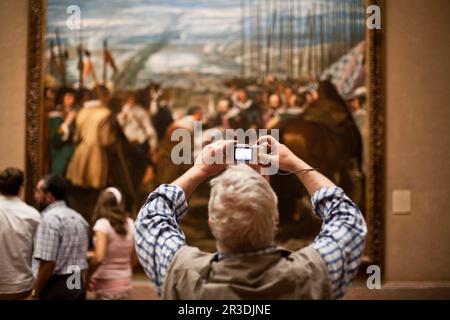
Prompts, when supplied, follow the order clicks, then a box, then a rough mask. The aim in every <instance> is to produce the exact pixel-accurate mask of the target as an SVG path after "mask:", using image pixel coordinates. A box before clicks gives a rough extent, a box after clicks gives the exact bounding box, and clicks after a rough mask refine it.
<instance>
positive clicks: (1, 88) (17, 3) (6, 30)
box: [0, 0, 28, 168]
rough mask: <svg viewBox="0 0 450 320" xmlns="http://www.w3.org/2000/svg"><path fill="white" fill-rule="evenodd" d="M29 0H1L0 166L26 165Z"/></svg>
mask: <svg viewBox="0 0 450 320" xmlns="http://www.w3.org/2000/svg"><path fill="white" fill-rule="evenodd" d="M27 32H28V3H27V1H26V0H14V1H12V0H7V1H1V2H0V39H1V40H0V115H1V116H0V168H4V167H6V166H16V167H19V168H24V166H25V98H26V97H25V92H26V76H27V72H26V67H27V59H26V55H27V50H26V48H27Z"/></svg>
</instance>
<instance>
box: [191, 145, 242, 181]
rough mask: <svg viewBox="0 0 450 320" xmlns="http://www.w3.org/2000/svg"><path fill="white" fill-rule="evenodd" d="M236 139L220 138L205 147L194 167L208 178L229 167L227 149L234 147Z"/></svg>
mask: <svg viewBox="0 0 450 320" xmlns="http://www.w3.org/2000/svg"><path fill="white" fill-rule="evenodd" d="M235 143H236V141H234V140H219V141H216V142H214V143H211V144H209V145H207V146H206V147H204V148H203V149H202V151H201V152H200V154H199V155H198V156H197V159H196V160H195V164H194V167H197V169H198V170H199V171H200V172H201V173H202V174H203V175H205V177H206V178H209V177H212V176H215V175H216V174H219V173H220V172H222V171H223V170H225V169H226V168H227V158H226V155H227V150H231V148H233V147H234V145H235Z"/></svg>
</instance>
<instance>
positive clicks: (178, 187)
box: [135, 141, 234, 295]
mask: <svg viewBox="0 0 450 320" xmlns="http://www.w3.org/2000/svg"><path fill="white" fill-rule="evenodd" d="M231 143H234V142H233V141H231V142H226V141H218V142H216V143H213V144H211V145H209V146H206V147H205V148H204V149H203V150H202V152H201V153H200V155H199V157H198V158H197V160H196V163H195V164H194V166H193V167H191V168H190V169H189V170H188V171H186V173H184V174H183V175H182V176H181V177H179V178H178V179H177V180H175V181H174V182H173V183H172V184H163V185H161V186H159V187H158V188H157V189H156V190H155V191H153V192H152V193H151V194H150V196H149V197H148V200H147V202H146V203H145V204H144V206H143V207H142V209H141V210H140V212H139V215H138V217H137V218H136V223H135V231H136V232H135V233H136V236H135V245H136V252H137V255H138V258H139V261H140V263H141V265H142V266H143V268H144V270H145V272H146V273H147V275H148V276H149V277H150V279H152V281H153V283H154V284H155V286H156V289H157V292H158V295H161V289H162V287H163V283H164V279H165V276H166V272H167V269H168V268H169V266H170V263H171V261H172V259H173V257H174V256H175V254H176V253H177V251H178V250H179V249H180V248H181V247H183V246H184V245H186V238H185V236H184V234H183V231H182V230H181V228H180V227H179V222H180V221H181V219H182V218H183V216H184V215H185V214H186V213H187V210H188V205H187V202H186V199H187V198H188V197H189V196H190V195H191V194H192V193H193V192H194V191H195V189H196V188H197V187H198V185H199V184H200V183H202V182H203V181H205V180H206V179H207V178H208V177H210V176H213V175H216V174H218V173H220V172H221V171H223V170H224V169H225V168H226V164H225V163H224V164H216V163H211V164H207V163H209V162H208V161H206V158H213V157H214V156H215V154H216V153H217V152H219V151H220V152H223V153H225V152H224V151H225V148H226V147H227V145H229V144H231ZM224 162H225V161H224Z"/></svg>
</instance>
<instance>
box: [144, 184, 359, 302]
mask: <svg viewBox="0 0 450 320" xmlns="http://www.w3.org/2000/svg"><path fill="white" fill-rule="evenodd" d="M312 204H313V208H314V211H315V212H316V214H317V215H318V216H319V217H320V218H321V219H322V220H323V222H324V223H323V225H322V229H321V231H320V233H319V235H318V236H317V238H316V239H315V241H314V242H313V243H312V244H311V246H312V247H313V248H314V249H315V250H316V251H317V252H318V253H319V254H320V255H321V257H322V258H323V260H324V261H325V265H326V267H327V269H328V273H329V278H330V281H331V284H332V289H333V292H334V296H335V297H336V298H341V297H342V296H343V295H344V293H345V291H346V289H347V288H348V286H349V285H350V283H351V281H352V279H353V278H354V277H355V275H356V273H357V271H358V267H359V265H360V263H361V259H362V257H363V253H364V241H365V236H366V234H367V227H366V224H365V221H364V218H363V216H362V215H361V212H360V211H359V210H358V208H357V207H356V205H355V204H354V203H353V202H352V201H351V200H350V199H349V198H348V197H347V196H346V195H345V193H344V191H343V190H342V189H340V188H338V187H331V188H322V189H320V190H319V191H317V192H316V193H315V194H314V195H313V197H312ZM187 210H188V206H187V202H186V198H185V194H184V192H183V190H182V189H181V188H179V187H178V186H174V185H161V186H160V187H159V188H158V189H156V190H155V191H154V192H152V193H151V194H150V196H149V198H148V200H147V202H146V204H145V205H144V206H143V207H142V209H141V211H140V213H139V215H138V217H137V219H136V223H135V228H136V251H137V253H138V257H139V260H140V262H141V264H142V266H143V267H144V270H145V272H146V273H147V275H148V276H149V277H150V279H152V281H153V282H154V284H155V286H156V288H157V291H158V294H159V295H161V290H162V286H163V282H164V279H165V277H166V272H167V269H168V268H169V265H170V262H171V261H172V258H173V257H174V255H175V254H176V252H177V251H178V250H179V249H180V248H181V247H182V246H184V245H186V239H185V236H184V234H183V232H182V231H181V229H180V227H179V224H178V223H179V222H180V221H181V219H182V218H183V216H184V215H185V214H186V213H187Z"/></svg>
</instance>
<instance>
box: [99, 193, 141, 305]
mask: <svg viewBox="0 0 450 320" xmlns="http://www.w3.org/2000/svg"><path fill="white" fill-rule="evenodd" d="M93 222H94V223H95V224H94V228H93V230H94V248H95V255H94V258H93V259H92V261H91V272H93V274H92V276H91V280H90V289H91V290H94V291H95V293H96V297H97V299H107V300H118V299H121V300H122V299H128V298H129V295H130V292H131V289H132V275H133V273H132V266H133V265H134V264H136V262H137V258H136V253H135V250H134V222H133V220H132V219H131V218H129V217H128V216H127V214H126V212H125V211H124V210H123V209H122V195H121V193H120V192H119V190H117V189H116V188H108V189H106V190H104V191H103V192H102V193H101V194H100V196H99V198H98V200H97V204H96V207H95V211H94V217H93ZM94 270H95V271H94Z"/></svg>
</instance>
